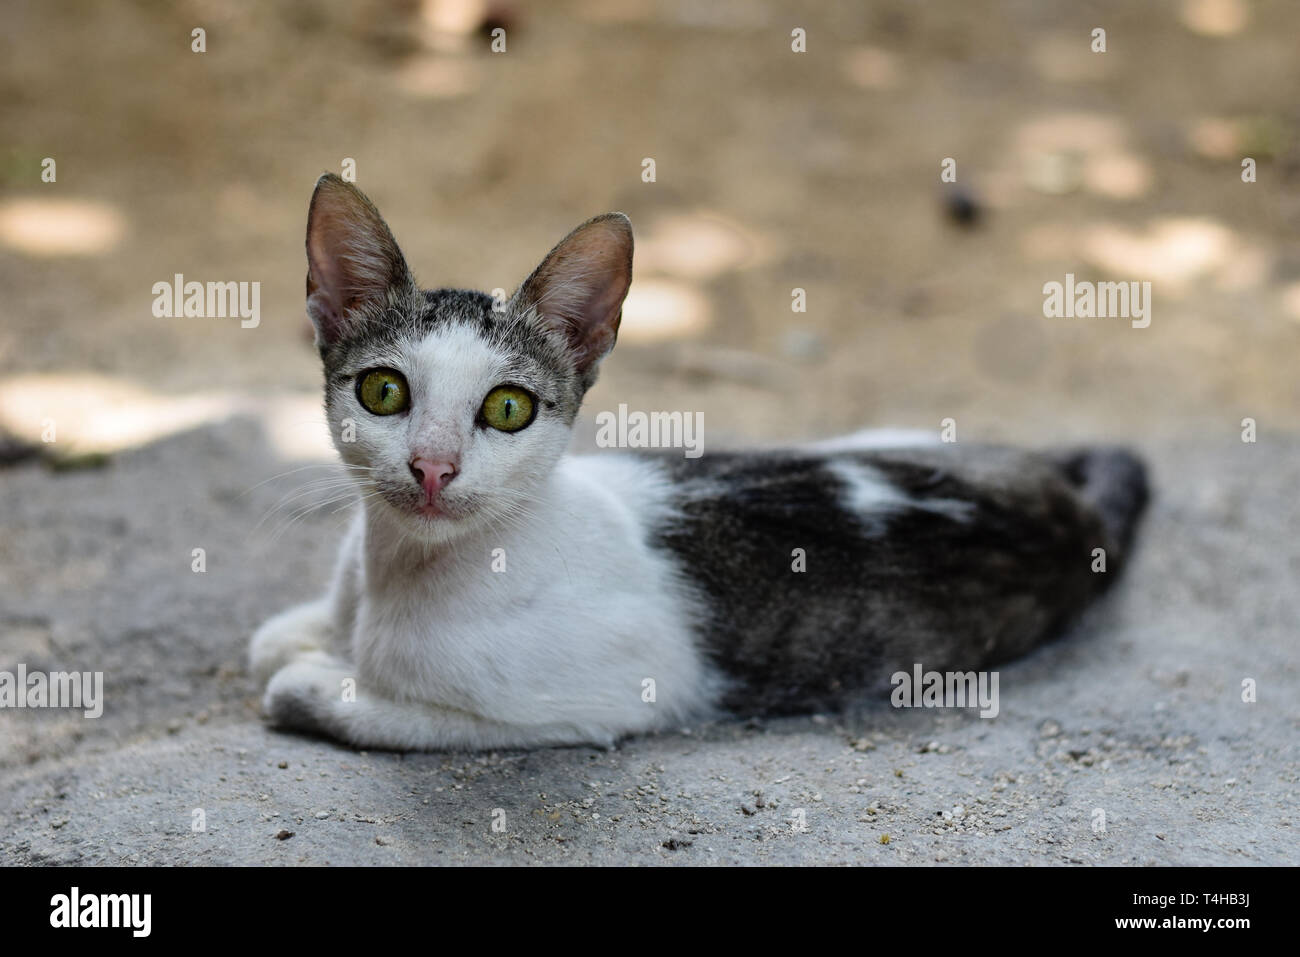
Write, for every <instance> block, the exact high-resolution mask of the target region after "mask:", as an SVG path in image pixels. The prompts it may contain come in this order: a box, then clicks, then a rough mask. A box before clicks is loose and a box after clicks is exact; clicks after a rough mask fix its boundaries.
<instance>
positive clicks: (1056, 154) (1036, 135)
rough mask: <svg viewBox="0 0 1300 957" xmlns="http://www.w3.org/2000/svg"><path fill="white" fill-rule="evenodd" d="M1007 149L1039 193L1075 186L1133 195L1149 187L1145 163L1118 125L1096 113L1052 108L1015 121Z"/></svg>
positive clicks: (1114, 194)
mask: <svg viewBox="0 0 1300 957" xmlns="http://www.w3.org/2000/svg"><path fill="white" fill-rule="evenodd" d="M1013 149H1014V153H1015V156H1016V158H1017V161H1018V163H1019V166H1020V169H1021V171H1022V175H1023V177H1024V183H1025V184H1026V185H1028V186H1029V187H1030V188H1032V189H1034V190H1036V191H1037V192H1040V193H1047V194H1051V195H1063V194H1066V193H1072V192H1076V191H1079V190H1083V191H1086V192H1090V193H1094V194H1096V195H1098V196H1104V197H1106V198H1108V199H1119V200H1134V199H1138V198H1140V197H1141V196H1143V195H1145V194H1146V193H1148V192H1149V191H1150V189H1151V185H1152V180H1153V174H1152V171H1151V164H1150V163H1149V162H1148V161H1147V160H1146V159H1144V158H1142V157H1141V156H1139V155H1138V154H1137V153H1136V152H1134V151H1133V150H1132V149H1131V148H1130V147H1129V144H1128V135H1127V132H1126V129H1125V126H1124V124H1123V123H1122V122H1121V121H1119V120H1117V119H1115V118H1114V117H1111V116H1104V115H1101V114H1096V113H1058V114H1053V115H1051V116H1047V117H1041V118H1039V119H1035V120H1030V121H1028V122H1026V123H1024V124H1022V125H1021V126H1020V128H1019V129H1018V130H1017V131H1016V135H1015V137H1014V140H1013Z"/></svg>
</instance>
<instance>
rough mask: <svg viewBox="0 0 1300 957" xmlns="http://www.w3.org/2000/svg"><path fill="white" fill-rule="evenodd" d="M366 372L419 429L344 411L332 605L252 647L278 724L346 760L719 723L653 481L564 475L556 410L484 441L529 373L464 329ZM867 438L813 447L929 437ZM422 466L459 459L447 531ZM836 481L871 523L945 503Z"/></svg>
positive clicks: (609, 474) (625, 475) (841, 470)
mask: <svg viewBox="0 0 1300 957" xmlns="http://www.w3.org/2000/svg"><path fill="white" fill-rule="evenodd" d="M362 361H368V362H370V363H371V365H372V366H381V365H382V366H391V367H393V368H396V369H398V370H400V371H402V372H404V374H405V375H406V377H407V380H408V382H409V384H410V391H411V408H410V412H409V414H403V415H392V416H374V415H371V414H369V413H367V412H366V411H365V410H364V409H362V408H361V406H360V405H359V404H358V403H357V401H356V399H355V396H354V395H353V394H352V393H351V392H349V391H348V390H346V389H342V390H339V391H338V392H337V393H336V394H335V397H334V404H333V408H332V413H331V428H332V430H333V433H334V435H335V436H336V437H337V436H339V435H340V433H341V432H342V431H343V428H342V427H343V423H344V420H347V419H351V420H352V421H353V422H354V423H355V427H356V439H355V441H354V442H348V443H345V442H341V441H340V442H339V443H338V448H339V452H340V454H341V456H342V457H343V458H344V460H345V461H347V462H348V463H349V464H351V465H353V466H354V467H357V468H358V469H359V470H356V471H354V472H353V474H354V476H358V477H359V478H358V484H359V485H360V487H361V491H362V493H363V495H362V502H363V505H362V509H361V510H360V511H359V513H358V515H357V518H356V520H355V522H354V524H353V526H352V528H351V530H350V531H349V533H348V535H347V537H346V538H345V540H344V542H343V545H342V548H341V549H340V553H339V560H338V564H337V567H336V571H335V575H334V583H333V586H332V588H331V590H330V594H329V595H328V596H327V597H325V598H323V599H321V600H319V601H316V602H312V603H310V604H307V605H303V606H301V607H299V608H294V609H291V610H289V611H287V612H284V613H282V614H280V615H278V616H276V617H275V618H272V619H271V620H270V621H268V622H267V623H266V624H265V625H263V626H262V627H261V628H260V629H259V630H258V632H257V633H256V634H255V635H254V636H253V639H252V644H251V648H250V664H251V667H252V671H253V673H254V675H255V676H256V677H257V678H258V680H259V681H267V682H268V684H267V689H266V696H265V706H266V709H267V711H268V712H269V713H270V715H271V716H272V718H273V719H275V720H276V721H278V722H279V723H281V724H284V725H287V726H291V727H296V728H301V729H306V730H314V731H317V732H320V733H323V734H327V735H330V736H332V737H335V738H338V739H340V740H343V741H347V742H349V743H351V744H353V745H356V746H358V747H382V748H395V749H423V750H434V749H444V748H450V749H481V748H491V747H527V746H533V745H548V744H566V743H599V744H610V743H612V742H613V741H615V740H616V739H618V738H619V737H622V736H623V735H626V734H630V733H636V732H644V731H651V730H655V729H663V728H673V727H678V726H680V725H681V724H682V723H683V722H686V721H689V720H692V719H696V718H699V717H705V716H708V715H710V714H711V713H712V710H713V702H714V701H715V700H716V698H717V696H718V693H719V691H720V690H721V686H722V679H721V677H720V676H719V675H718V673H717V672H716V670H715V669H714V668H713V666H711V665H710V664H709V663H707V662H706V661H705V660H704V658H703V656H702V654H701V653H700V651H699V648H698V645H697V642H696V640H695V635H696V628H697V626H698V624H699V621H698V619H701V618H702V617H703V614H702V611H701V610H700V609H699V608H698V607H697V606H696V605H695V601H696V599H695V598H694V597H693V593H692V592H691V591H690V589H689V588H688V587H687V586H686V584H685V583H684V582H682V581H680V580H679V578H678V571H677V569H676V566H675V565H674V564H673V560H672V558H671V557H670V556H669V555H668V554H667V553H665V552H663V551H661V550H652V549H651V548H650V547H649V546H648V545H647V541H648V538H649V532H650V529H651V527H652V526H653V525H655V524H657V523H658V522H660V521H662V519H663V518H665V517H666V514H667V509H669V508H670V505H669V501H670V496H669V492H670V489H669V487H668V485H667V480H666V478H665V476H664V472H663V471H662V470H661V467H660V466H659V465H657V464H656V463H654V462H652V461H646V460H642V459H636V458H631V457H620V456H615V455H602V456H594V457H577V458H561V455H562V452H563V449H564V448H565V446H566V445H567V442H568V439H569V427H568V425H567V424H565V423H564V422H563V421H562V420H561V419H559V418H558V417H557V416H556V415H554V414H552V415H549V416H548V415H541V414H539V416H538V418H537V420H536V421H535V422H534V423H533V424H532V425H530V426H528V427H527V428H525V429H523V430H521V431H519V432H516V433H512V434H505V433H500V432H495V431H493V430H491V429H485V428H483V427H481V426H479V425H476V423H475V419H476V415H477V412H478V408H479V406H480V405H481V403H482V401H483V397H484V396H485V395H486V393H487V392H488V391H490V390H491V389H492V388H493V387H495V386H496V385H499V384H501V383H502V382H503V381H504V380H505V379H506V378H512V379H518V378H519V377H520V376H526V375H527V370H520V369H519V368H517V367H513V366H511V359H510V357H509V356H506V355H504V354H502V353H500V352H499V351H497V350H495V349H494V348H493V347H492V346H491V345H489V344H488V343H486V342H484V341H483V339H482V338H481V337H479V336H478V335H477V334H476V333H474V332H473V331H471V330H469V329H467V328H465V327H459V326H452V327H450V328H445V329H443V330H441V331H439V332H437V333H435V334H432V335H430V336H428V337H426V338H424V339H422V340H419V341H413V342H408V343H406V344H405V345H402V346H399V347H397V348H396V349H392V348H391V347H390V348H389V350H388V351H385V352H382V353H379V352H377V353H376V354H374V355H371V356H365V357H362ZM353 371H355V372H359V371H360V370H353ZM519 384H522V385H530V383H527V382H522V383H519ZM531 385H533V386H534V387H536V388H540V385H539V384H537V383H531ZM874 435H875V439H874V440H873V438H872V434H868V433H859V434H858V435H856V436H850V437H845V438H844V439H839V440H831V441H829V442H825V443H820V444H819V445H818V446H815V448H818V449H819V450H821V451H829V450H831V449H858V448H867V447H873V442H874V443H880V442H881V441H882V440H883V443H884V444H885V445H890V444H916V443H917V442H918V440H919V441H925V439H927V438H929V437H928V436H926V435H925V434H911V435H907V436H903V435H900V434H899V433H888V434H887V435H886V436H882V435H881V434H880V433H874ZM874 447H879V445H878V444H877V445H875V446H874ZM417 454H418V455H425V456H433V457H442V456H454V457H455V458H456V459H458V460H459V463H460V471H459V474H458V475H457V476H456V477H455V479H454V480H453V481H452V482H451V483H450V484H448V485H447V487H446V488H445V489H444V490H443V492H442V494H441V496H440V499H439V500H440V501H441V502H443V503H444V504H445V506H446V507H447V509H448V511H449V513H450V514H449V516H444V517H438V518H432V519H430V518H424V517H422V516H420V515H418V514H416V513H415V511H414V507H413V505H414V504H415V503H417V502H418V499H419V496H418V485H417V483H416V482H415V480H414V478H413V477H411V476H410V474H409V469H408V463H409V462H410V461H411V459H412V457H413V456H415V455H417ZM831 467H832V468H833V469H834V470H835V472H836V474H837V475H838V476H839V478H840V479H841V480H842V481H843V482H844V483H845V485H846V487H847V490H848V491H847V499H846V503H845V504H846V505H847V506H848V507H849V508H851V509H854V510H856V511H858V512H859V513H861V514H863V515H864V516H869V517H873V516H885V515H888V514H889V513H892V512H893V511H895V510H897V509H900V508H907V507H928V508H934V509H937V510H941V511H942V510H945V509H946V508H948V504H947V503H929V504H920V505H918V503H916V502H913V501H911V500H910V499H908V498H907V497H906V496H905V495H903V494H902V493H901V492H899V490H897V489H895V488H894V487H892V486H891V485H890V484H889V482H888V481H887V480H886V479H885V478H884V477H883V476H882V475H881V474H879V473H877V472H875V471H874V470H872V469H870V468H868V467H866V466H860V465H856V464H853V463H851V462H832V464H831ZM719 493H720V494H725V489H723V490H719ZM953 504H954V505H955V504H959V503H953ZM502 560H504V565H505V567H504V570H495V569H494V563H495V568H500V562H501V561H502Z"/></svg>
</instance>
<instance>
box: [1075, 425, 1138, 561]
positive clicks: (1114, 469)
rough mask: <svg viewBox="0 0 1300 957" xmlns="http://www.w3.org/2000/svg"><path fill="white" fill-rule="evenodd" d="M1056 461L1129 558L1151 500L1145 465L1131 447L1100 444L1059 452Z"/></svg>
mask: <svg viewBox="0 0 1300 957" xmlns="http://www.w3.org/2000/svg"><path fill="white" fill-rule="evenodd" d="M1056 461H1057V463H1058V464H1059V465H1060V467H1061V469H1062V471H1064V472H1065V475H1066V477H1067V478H1068V479H1069V480H1070V482H1071V484H1072V485H1074V487H1075V488H1076V489H1077V490H1078V492H1079V495H1080V496H1081V497H1082V498H1083V500H1084V501H1085V502H1087V503H1088V504H1089V505H1091V506H1092V507H1093V508H1094V509H1095V510H1096V512H1097V514H1098V515H1099V516H1100V518H1101V521H1102V524H1103V525H1104V526H1105V528H1106V531H1107V533H1108V534H1109V537H1110V539H1111V541H1112V542H1113V544H1114V546H1115V547H1117V548H1118V549H1119V554H1118V555H1113V556H1107V557H1108V558H1111V559H1113V560H1116V561H1123V560H1124V559H1125V558H1127V556H1128V554H1129V552H1130V550H1131V549H1132V546H1133V540H1134V538H1135V536H1136V534H1137V529H1138V525H1139V524H1140V522H1141V519H1142V513H1143V512H1144V511H1146V507H1147V503H1148V502H1149V501H1150V499H1151V486H1150V482H1149V481H1148V479H1147V467H1146V464H1145V463H1144V462H1143V461H1142V459H1140V458H1139V457H1138V456H1137V455H1135V454H1133V453H1132V452H1130V451H1129V450H1128V449H1123V448H1117V447H1113V446H1100V447H1094V448H1086V449H1074V450H1071V451H1069V452H1064V453H1060V454H1059V455H1058V456H1056Z"/></svg>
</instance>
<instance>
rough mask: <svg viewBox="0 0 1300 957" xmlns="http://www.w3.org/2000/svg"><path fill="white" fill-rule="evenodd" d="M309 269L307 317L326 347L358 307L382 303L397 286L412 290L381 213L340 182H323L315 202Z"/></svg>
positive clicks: (310, 224)
mask: <svg viewBox="0 0 1300 957" xmlns="http://www.w3.org/2000/svg"><path fill="white" fill-rule="evenodd" d="M307 266H308V273H307V311H308V314H309V315H310V316H311V318H312V321H313V322H315V323H316V328H317V330H318V331H319V333H320V334H321V336H322V337H323V339H324V340H325V341H330V340H332V339H335V338H337V337H338V336H339V335H340V334H341V333H342V332H343V331H344V330H343V326H344V323H345V322H346V321H347V317H348V313H349V312H350V311H351V310H353V309H354V308H356V307H357V306H358V305H361V304H363V303H364V302H367V301H374V302H381V301H383V300H384V298H385V297H386V295H387V293H388V290H389V289H390V288H391V287H393V286H395V285H406V284H412V285H413V281H412V280H411V279H410V274H409V272H408V271H407V268H406V261H405V260H404V259H403V258H402V253H401V251H400V250H399V249H398V248H397V243H396V241H395V240H394V239H393V235H392V233H390V232H389V230H388V226H387V225H386V224H385V223H384V220H383V217H381V216H380V215H379V211H378V210H376V209H375V207H374V206H373V205H371V203H370V201H369V200H368V199H366V198H365V196H363V195H362V194H361V192H360V191H359V190H357V189H356V188H355V187H353V186H351V185H349V184H347V183H345V182H343V181H342V180H341V179H339V178H338V177H335V176H327V177H322V178H321V180H320V181H319V182H318V183H317V186H316V192H315V194H314V195H313V196H312V205H311V212H310V213H309V215H308V217H307Z"/></svg>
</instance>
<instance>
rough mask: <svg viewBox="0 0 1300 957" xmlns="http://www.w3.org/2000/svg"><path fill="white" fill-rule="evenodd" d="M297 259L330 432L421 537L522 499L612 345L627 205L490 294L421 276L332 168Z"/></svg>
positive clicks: (480, 521)
mask: <svg viewBox="0 0 1300 957" xmlns="http://www.w3.org/2000/svg"><path fill="white" fill-rule="evenodd" d="M307 266H308V273H307V313H308V315H309V316H310V317H311V320H312V323H313V324H314V325H315V327H316V343H317V346H318V347H319V349H320V354H321V358H322V360H323V361H324V365H325V408H326V413H327V418H328V420H329V426H330V431H331V433H332V435H333V439H334V444H335V446H336V447H337V448H338V450H339V454H340V455H341V456H342V458H343V460H344V462H346V463H347V464H348V465H349V466H352V469H351V470H350V471H351V473H352V475H353V476H354V477H355V478H356V480H357V482H358V484H359V485H360V486H361V490H362V493H363V496H365V497H366V498H367V504H368V507H379V508H381V509H383V510H384V512H385V514H386V515H388V516H389V517H393V518H395V519H396V520H398V521H399V522H401V523H402V525H403V527H405V528H406V529H408V530H409V531H411V532H412V533H414V534H415V535H417V536H418V537H420V538H422V539H424V540H428V541H433V542H437V541H449V540H451V539H453V538H455V537H457V536H459V535H460V534H463V533H464V532H466V531H469V530H471V529H474V528H484V527H489V526H491V525H492V524H494V523H496V524H500V523H508V522H510V521H511V520H512V517H513V516H516V515H519V514H521V513H522V512H523V511H524V510H525V509H526V508H527V507H528V505H527V503H528V501H529V500H530V499H531V498H532V497H533V495H534V494H535V492H536V490H537V487H538V486H539V485H540V484H541V483H542V482H544V481H546V479H547V477H548V476H549V475H550V473H551V472H552V470H553V469H554V467H555V464H556V462H557V461H558V459H559V458H560V456H561V455H562V454H563V452H564V450H565V448H566V447H567V445H568V441H569V433H570V429H571V426H572V424H573V420H574V417H575V416H576V415H577V412H578V407H579V405H580V404H581V402H582V397H583V395H584V394H585V393H586V391H587V389H588V388H589V387H590V386H591V384H592V383H593V382H594V381H595V379H596V372H597V367H598V366H599V364H600V360H601V359H602V358H603V357H604V356H605V355H606V353H608V352H609V350H610V349H612V348H613V346H614V339H615V337H616V335H617V333H618V324H619V319H620V318H621V315H622V307H623V298H624V297H625V296H626V295H627V290H628V286H629V284H630V283H631V281H632V226H631V223H630V222H628V219H627V217H626V216H624V215H623V214H622V213H607V214H606V215H604V216H597V217H596V218H594V219H591V220H588V221H587V222H585V223H583V224H582V225H581V226H579V227H578V228H577V229H575V230H574V231H573V232H571V233H570V234H569V235H568V236H566V237H565V238H564V239H563V240H561V241H560V243H559V245H557V246H556V247H555V248H554V249H552V250H551V252H550V253H549V254H548V255H547V256H546V258H545V259H544V260H542V263H541V265H540V266H538V267H537V269H535V270H534V271H533V273H532V275H530V276H529V277H528V278H527V279H525V280H524V282H523V283H522V284H521V285H520V287H519V289H518V290H517V291H516V292H515V294H514V295H513V296H512V297H511V298H510V299H509V300H508V301H507V302H505V303H504V305H502V304H500V303H494V301H493V299H492V298H491V297H490V296H487V295H485V294H483V293H479V292H464V291H460V290H452V289H439V290H435V291H423V290H421V289H420V288H419V287H418V286H417V285H416V283H415V279H414V278H413V277H412V275H411V272H410V270H409V269H408V267H407V265H406V260H405V259H404V258H403V256H402V253H401V250H399V249H398V247H397V243H396V241H395V240H394V239H393V235H392V233H391V232H390V231H389V229H388V226H387V224H386V223H385V222H384V220H383V218H382V217H381V216H380V215H379V211H378V210H376V209H375V207H374V206H373V205H372V204H371V203H370V201H369V200H368V199H366V197H365V196H364V195H362V193H361V192H360V190H358V189H356V188H355V187H354V186H351V185H350V184H348V183H346V182H344V181H343V180H341V179H339V178H338V177H337V176H334V175H332V174H329V175H325V176H322V177H321V178H320V180H319V181H318V182H317V183H316V192H315V193H314V194H313V196H312V201H311V211H310V213H309V214H308V217H307ZM494 307H495V308H494Z"/></svg>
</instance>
